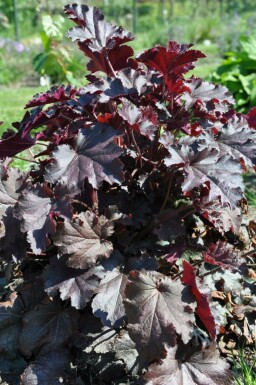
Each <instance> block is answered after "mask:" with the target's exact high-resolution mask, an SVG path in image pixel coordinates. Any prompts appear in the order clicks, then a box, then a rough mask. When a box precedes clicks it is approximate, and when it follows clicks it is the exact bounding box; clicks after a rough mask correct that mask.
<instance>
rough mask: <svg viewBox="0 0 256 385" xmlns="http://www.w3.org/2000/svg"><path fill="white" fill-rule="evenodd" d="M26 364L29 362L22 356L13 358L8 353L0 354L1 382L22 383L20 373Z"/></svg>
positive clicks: (6, 384)
mask: <svg viewBox="0 0 256 385" xmlns="http://www.w3.org/2000/svg"><path fill="white" fill-rule="evenodd" d="M26 366H27V362H26V361H25V360H24V359H23V358H22V357H17V358H13V357H8V356H7V355H6V354H3V355H0V384H3V385H20V375H21V374H22V373H23V371H24V369H25V368H26ZM1 380H3V381H6V382H2V381H1Z"/></svg>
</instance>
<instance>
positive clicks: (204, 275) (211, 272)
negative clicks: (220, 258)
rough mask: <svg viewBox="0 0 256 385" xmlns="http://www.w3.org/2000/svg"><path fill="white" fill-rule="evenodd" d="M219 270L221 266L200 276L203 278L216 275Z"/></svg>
mask: <svg viewBox="0 0 256 385" xmlns="http://www.w3.org/2000/svg"><path fill="white" fill-rule="evenodd" d="M218 270H220V266H218V267H216V269H213V270H210V271H207V273H204V274H201V275H199V278H203V277H206V276H207V275H211V274H214V273H216V271H218Z"/></svg>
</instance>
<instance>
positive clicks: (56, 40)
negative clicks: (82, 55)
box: [33, 15, 85, 85]
mask: <svg viewBox="0 0 256 385" xmlns="http://www.w3.org/2000/svg"><path fill="white" fill-rule="evenodd" d="M42 26H43V31H42V32H41V33H40V37H41V41H42V52H40V53H38V54H37V55H36V56H34V58H33V66H34V69H35V71H36V72H38V73H39V74H40V75H41V76H44V75H46V76H48V77H49V80H50V83H61V82H68V83H72V84H75V85H79V84H80V83H81V81H79V80H78V79H80V78H82V77H83V75H84V72H85V65H84V64H82V62H80V61H79V60H78V59H77V56H76V55H74V54H73V52H72V54H70V46H69V45H67V44H64V43H63V40H64V35H65V32H66V29H65V19H64V17H62V16H59V15H58V16H53V17H52V16H50V15H44V16H43V17H42Z"/></svg>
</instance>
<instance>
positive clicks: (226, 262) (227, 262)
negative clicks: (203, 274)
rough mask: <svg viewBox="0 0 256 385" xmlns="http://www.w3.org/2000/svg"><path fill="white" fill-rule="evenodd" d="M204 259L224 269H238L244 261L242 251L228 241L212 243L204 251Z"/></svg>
mask: <svg viewBox="0 0 256 385" xmlns="http://www.w3.org/2000/svg"><path fill="white" fill-rule="evenodd" d="M203 257H204V261H205V262H207V263H211V264H212V265H216V266H219V267H221V268H222V269H230V270H234V269H237V268H238V267H239V266H240V265H241V263H242V262H243V260H242V258H241V257H240V253H239V251H238V250H237V249H235V248H234V246H232V245H230V244H228V243H227V242H222V241H220V240H219V241H218V242H217V243H216V244H214V243H211V244H210V245H209V247H208V249H207V251H205V252H204V253H203Z"/></svg>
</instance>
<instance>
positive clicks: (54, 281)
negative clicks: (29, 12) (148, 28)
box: [0, 4, 256, 385]
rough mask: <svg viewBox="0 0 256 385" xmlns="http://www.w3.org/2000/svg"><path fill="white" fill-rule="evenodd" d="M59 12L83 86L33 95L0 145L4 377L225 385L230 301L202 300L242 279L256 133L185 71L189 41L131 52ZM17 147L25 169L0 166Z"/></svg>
mask: <svg viewBox="0 0 256 385" xmlns="http://www.w3.org/2000/svg"><path fill="white" fill-rule="evenodd" d="M65 13H66V15H67V17H68V18H69V19H71V20H72V21H73V22H74V23H75V24H76V26H75V27H73V28H72V29H70V30H69V31H68V33H67V36H68V37H69V38H71V39H72V41H73V42H76V43H77V44H78V46H79V48H80V49H81V50H82V51H83V52H84V54H85V56H86V57H87V59H88V60H87V70H88V71H89V72H90V74H89V75H87V80H86V81H85V86H84V87H82V88H80V89H76V88H75V87H73V86H70V85H68V86H65V85H55V86H53V87H52V88H51V89H50V90H49V91H47V92H44V93H40V94H37V95H35V96H34V97H33V98H32V100H30V101H29V102H28V103H27V105H26V108H29V109H30V110H29V111H28V112H26V114H25V115H24V118H23V119H22V121H21V122H19V123H15V124H13V127H14V129H15V131H10V130H8V131H7V132H6V133H5V134H4V136H3V139H2V140H1V142H0V157H1V159H2V161H1V166H0V167H1V168H0V172H1V181H0V203H1V206H0V214H1V222H0V224H1V238H0V249H1V260H0V262H1V264H0V267H1V270H0V273H1V275H0V293H1V303H0V373H1V377H2V380H3V381H5V382H6V383H7V384H9V385H16V384H22V385H36V384H40V385H56V384H59V383H62V384H71V385H72V384H73V385H82V384H84V385H86V384H88V383H90V384H121V383H122V384H124V383H129V384H137V383H141V384H148V385H164V384H168V385H182V384H186V385H206V384H209V385H229V384H231V383H232V378H231V377H232V376H231V371H230V370H229V365H228V364H227V363H226V361H225V360H224V359H223V358H221V357H220V354H219V350H218V341H219V339H220V335H221V334H223V333H224V331H225V327H226V325H227V322H228V318H227V313H228V311H226V313H225V303H227V301H226V302H225V300H224V301H222V300H223V298H222V300H221V297H217V296H216V294H215V297H214V296H213V295H212V293H214V292H216V291H218V293H222V294H223V295H224V299H225V298H227V297H225V296H226V295H228V293H230V292H231V293H232V295H233V298H234V299H235V296H236V295H238V294H237V293H238V292H239V290H240V287H239V285H238V280H240V279H241V274H242V272H243V274H246V267H244V268H243V270H241V269H242V267H241V266H243V258H242V257H241V254H242V253H241V251H240V250H239V247H240V249H241V242H240V243H239V232H240V227H241V223H242V214H243V205H244V202H245V199H244V195H243V194H244V184H243V179H242V175H243V173H244V172H245V171H246V170H247V169H248V168H253V167H254V164H255V158H256V132H255V125H252V127H250V125H251V124H250V121H251V120H252V119H250V120H249V122H248V117H247V116H246V115H241V114H238V113H236V112H235V110H234V109H233V103H234V100H233V97H232V95H231V94H230V93H229V91H228V90H227V89H226V88H225V87H223V86H220V85H215V84H212V83H208V82H205V81H203V80H202V79H200V78H197V77H194V76H192V77H190V78H189V77H188V76H187V73H188V71H189V70H191V69H193V68H194V63H195V62H196V61H197V60H198V59H200V58H203V57H204V55H203V54H202V53H201V52H200V51H197V50H194V49H192V48H191V45H180V44H178V43H176V42H174V41H170V42H169V43H168V45H167V47H161V46H155V47H153V48H151V49H149V50H147V51H145V52H143V53H142V54H140V55H139V56H137V57H136V56H134V52H133V49H132V48H131V47H130V46H129V45H128V44H127V43H129V42H130V41H132V40H133V36H132V34H131V33H130V32H127V31H125V30H124V29H122V28H121V27H117V26H114V25H112V24H109V23H107V22H106V21H105V19H104V16H103V14H102V13H101V11H100V10H99V9H97V8H94V7H89V6H87V5H77V4H73V5H67V6H66V7H65ZM185 75H186V76H185ZM250 116H252V113H251V115H250ZM38 128H40V130H36V129H38ZM28 148H29V149H30V151H32V153H34V159H33V161H32V162H31V169H30V171H28V172H21V171H19V170H17V169H15V168H13V167H11V165H12V160H13V159H14V158H15V156H16V155H17V154H19V153H20V152H21V151H24V150H26V149H28ZM38 149H40V150H39V152H38ZM13 157H14V158H13ZM242 202H243V205H242ZM227 274H228V275H227ZM237 277H238V278H237ZM232 279H233V281H232ZM221 282H222V285H221V284H220V283H221ZM224 282H226V283H224ZM225 285H226V286H225ZM247 289H248V290H249V286H248V288H247ZM232 290H233V291H232ZM216 298H217V300H216ZM220 309H222V311H221V310H220ZM223 309H224V310H223ZM229 317H232V314H231V312H230V313H229Z"/></svg>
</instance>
